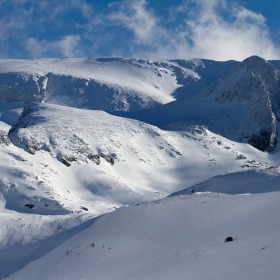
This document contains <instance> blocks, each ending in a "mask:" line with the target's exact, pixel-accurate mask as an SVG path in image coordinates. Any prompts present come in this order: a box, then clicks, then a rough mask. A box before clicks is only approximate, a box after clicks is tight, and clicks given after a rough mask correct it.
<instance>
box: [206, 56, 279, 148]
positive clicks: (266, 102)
mask: <svg viewBox="0 0 280 280" xmlns="http://www.w3.org/2000/svg"><path fill="white" fill-rule="evenodd" d="M278 77H279V71H278V70H277V69H276V68H275V67H274V66H273V65H272V64H271V63H269V62H268V61H265V60H264V59H262V58H260V57H257V56H252V57H249V58H247V59H245V60H244V61H243V62H242V63H241V64H240V66H239V67H238V68H237V69H236V70H235V71H233V72H232V73H229V74H228V75H226V76H225V77H224V78H222V79H220V80H218V81H217V82H216V83H214V84H213V85H212V86H211V88H210V89H207V91H206V93H205V95H206V96H212V97H214V98H215V100H216V101H217V102H219V103H232V104H233V103H237V104H238V106H239V107H240V106H243V107H244V110H245V111H246V112H247V113H248V114H247V117H246V118H245V119H243V121H242V123H241V127H240V133H241V137H243V138H245V139H247V141H248V143H250V144H251V145H252V146H254V147H255V148H257V149H259V150H262V151H268V152H270V151H272V150H273V149H274V148H275V145H276V140H277V128H276V126H277V125H276V124H277V123H276V120H278V121H279V120H280V110H279V105H280V87H279V79H278Z"/></svg>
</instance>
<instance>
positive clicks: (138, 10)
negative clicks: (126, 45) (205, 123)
mask: <svg viewBox="0 0 280 280" xmlns="http://www.w3.org/2000/svg"><path fill="white" fill-rule="evenodd" d="M145 6H146V1H145V0H138V1H124V2H122V3H121V4H120V5H119V6H118V11H116V12H113V13H111V14H110V15H109V16H108V20H109V21H112V22H114V23H116V24H119V25H121V26H123V27H125V28H127V29H128V30H130V31H132V32H133V33H134V35H135V39H136V41H137V43H140V44H145V43H146V42H150V41H151V40H152V38H153V36H154V35H155V32H156V31H157V29H158V28H159V26H158V25H157V18H156V17H155V16H154V14H153V13H152V12H151V11H148V10H147V9H146V7H145Z"/></svg>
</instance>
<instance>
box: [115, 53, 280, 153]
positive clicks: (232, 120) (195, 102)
mask: <svg viewBox="0 0 280 280" xmlns="http://www.w3.org/2000/svg"><path fill="white" fill-rule="evenodd" d="M278 77H279V71H278V70H277V69H276V68H275V67H274V66H273V65H272V64H271V63H270V62H268V61H265V60H264V59H262V58H260V57H256V56H253V57H250V58H247V59H245V60H244V61H243V62H242V63H241V64H240V65H239V67H238V68H237V69H236V70H234V71H232V72H231V73H229V74H227V75H226V76H225V77H223V78H221V79H219V80H218V81H216V82H214V83H213V84H212V85H210V86H209V87H207V88H206V89H204V90H203V91H201V92H199V93H196V94H192V95H190V96H187V97H186V98H184V99H182V100H178V101H175V102H171V103H170V104H166V105H164V106H161V107H158V108H154V109H151V110H147V111H139V112H133V113H130V114H127V115H125V114H120V115H123V116H127V117H132V118H135V119H139V120H142V121H145V122H147V123H151V124H153V125H157V126H159V127H164V128H166V129H175V130H176V129H177V130H180V129H184V127H185V126H188V125H198V124H199V125H206V126H207V127H208V128H209V129H210V130H211V131H213V132H215V133H218V134H220V135H223V136H225V137H227V138H229V139H232V140H235V141H241V142H242V141H246V142H248V143H250V144H251V145H252V146H254V147H256V148H257V149H259V150H261V151H268V152H270V151H272V150H273V149H274V148H275V145H276V139H277V121H278V119H279V102H280V87H279V80H278Z"/></svg>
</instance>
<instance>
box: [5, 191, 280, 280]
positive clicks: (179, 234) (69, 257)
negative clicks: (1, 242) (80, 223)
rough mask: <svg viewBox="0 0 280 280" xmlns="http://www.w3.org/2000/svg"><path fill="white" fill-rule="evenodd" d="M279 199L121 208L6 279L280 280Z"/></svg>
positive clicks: (175, 201)
mask: <svg viewBox="0 0 280 280" xmlns="http://www.w3.org/2000/svg"><path fill="white" fill-rule="evenodd" d="M279 199H280V192H275V193H266V194H261V195H260V194H255V195H234V196H233V195H227V194H215V193H197V194H194V195H186V196H180V197H173V198H167V199H164V200H159V201H153V202H149V203H144V204H140V205H138V204H137V205H135V206H130V207H126V208H125V207H122V208H120V209H119V210H117V211H115V212H113V213H111V214H108V215H105V216H103V217H102V218H100V219H98V220H96V221H95V223H94V224H93V225H92V227H91V228H89V229H87V230H85V231H84V232H83V233H81V234H79V235H77V236H75V237H74V238H72V239H70V240H68V241H67V242H65V243H64V244H62V245H61V246H59V247H58V248H56V249H55V250H53V251H52V252H50V253H49V254H47V255H45V256H44V257H42V258H41V259H38V260H37V261H34V262H32V263H30V264H28V265H27V266H26V267H25V268H23V269H22V270H21V271H19V272H17V273H15V274H14V275H12V276H11V277H9V278H8V279H30V280H31V279H34V280H35V279H80V278H82V279H96V280H98V279H108V280H109V279H112V280H117V279H120V280H125V279H129V280H131V279H194V280H195V279H217V280H219V279H221V280H223V279H230V280H231V279H232V280H233V279H234V280H236V279H248V280H250V279H254V280H256V279H278V277H279V273H280V260H279V257H278V256H279V250H280V243H279V231H280V224H279V212H280V205H279ZM227 237H232V238H233V241H232V242H226V243H225V242H224V240H225V239H226V238H227Z"/></svg>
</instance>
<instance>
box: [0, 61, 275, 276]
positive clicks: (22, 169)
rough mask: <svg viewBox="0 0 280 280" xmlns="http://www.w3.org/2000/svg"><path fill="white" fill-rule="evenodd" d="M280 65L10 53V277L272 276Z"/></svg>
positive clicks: (2, 105)
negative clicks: (30, 56) (230, 239)
mask: <svg viewBox="0 0 280 280" xmlns="http://www.w3.org/2000/svg"><path fill="white" fill-rule="evenodd" d="M278 69H280V62H279V61H265V60H264V59H262V58H259V57H255V56H254V57H250V58H248V59H246V60H244V61H243V62H241V63H240V62H235V61H228V62H215V61H210V60H203V59H194V60H190V61H186V60H173V61H168V60H165V61H150V60H136V59H118V58H91V59H69V58H65V59H56V60H53V59H52V60H51V59H41V60H32V61H28V60H1V61H0V156H1V162H0V173H1V178H0V227H1V229H2V230H1V231H0V244H1V247H0V263H1V266H0V277H4V276H5V275H7V276H6V278H12V279H13V278H15V279H26V278H28V279H77V278H79V277H82V276H83V277H84V278H88V279H104V277H106V279H157V278H158V279H171V278H172V279H186V278H188V279H189V278H190V279H202V278H203V277H205V278H206V279H212V278H213V279H225V278H228V279H241V278H246V279H262V277H263V276H264V275H270V279H273V277H274V276H275V275H278V274H279V269H278V268H277V267H278V261H277V260H274V258H276V253H275V252H276V250H277V248H278V247H277V243H276V235H277V232H278V231H279V229H278V226H277V223H276V222H275V221H276V220H277V217H278V206H277V205H278V204H277V198H278V196H279V194H278V192H279V188H280V187H279V186H280V168H279V166H280V159H279V156H278V153H279V149H280V148H279V145H277V142H278V137H279V133H278V130H277V127H278V126H279V118H280V115H279V104H280V103H279V102H280V88H279V70H278ZM219 192H222V193H224V194H217V193H219ZM240 194H243V195H240ZM245 194H247V195H245ZM249 194H250V195H249ZM166 196H170V197H169V198H165V197H166ZM178 196H180V197H178ZM145 201H146V202H145ZM147 201H148V202H147ZM115 210H117V211H115ZM262 211H263V212H262ZM111 212H112V213H111ZM106 213H107V214H106ZM182 213H184V215H182ZM256 213H257V214H256ZM104 214H106V215H105V216H102V215H104ZM100 216H101V217H100ZM98 217H99V218H98ZM93 221H94V225H93V226H92V227H90V226H91V225H92V223H93ZM250 221H251V222H250ZM264 224H265V226H263V225H264ZM244 225H248V226H247V227H246V226H244ZM81 231H84V232H83V233H81V234H80V235H79V234H78V233H80V232H81ZM231 235H232V236H233V239H234V240H233V243H232V244H228V243H226V244H225V243H223V241H224V239H225V238H226V237H227V236H231ZM72 237H73V238H72ZM68 239H69V240H68ZM66 240H68V241H67V242H66V243H64V244H62V243H63V242H64V241H66ZM149 240H150V241H149ZM93 243H94V245H93ZM60 244H62V245H61V246H59V245H60ZM259 245H260V246H261V247H260V246H259ZM58 246H59V247H58ZM56 247H58V248H56ZM39 248H40V249H39ZM55 248H56V249H55ZM241 248H245V249H244V250H242V251H240V250H241ZM53 249H55V250H54V251H52V250H53ZM256 252H257V253H256ZM263 253H265V255H266V257H267V259H266V261H264V260H265V258H263V255H264V254H263ZM230 254H232V256H231V257H230V258H229V256H230ZM253 256H255V258H254V259H253V260H252V261H251V262H250V264H249V263H247V262H246V261H247V260H248V258H249V257H252V258H253ZM41 257H42V258H41ZM39 258H40V259H39ZM36 259H38V260H37V261H34V262H31V263H30V264H28V265H27V266H26V267H25V268H24V269H23V270H22V271H19V272H17V273H15V274H13V275H8V274H12V273H14V272H16V271H17V270H19V269H20V268H22V267H23V266H24V265H26V264H27V263H28V262H30V261H33V260H36ZM215 259H216V260H218V261H217V262H214V261H213V260H215ZM228 260H230V261H231V263H229V261H228ZM267 263H268V264H267ZM220 264H223V266H225V268H224V269H221V268H220ZM257 265H258V266H259V267H260V269H258V270H256V271H254V273H251V272H252V267H255V266H257ZM201 266H203V269H201ZM241 266H242V269H239V268H240V267H241ZM73 267H75V272H74V271H73V269H72V268H73ZM108 267H109V268H110V269H109V268H108ZM236 271H238V273H237V272H236ZM229 273H231V274H230V275H232V278H230V277H228V275H229ZM277 273H278V274H277ZM27 275H28V276H27ZM249 275H253V276H254V277H253V276H249ZM208 276H209V277H208ZM247 276H248V277H247ZM250 277H251V278H250ZM258 277H259V278H258Z"/></svg>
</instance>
